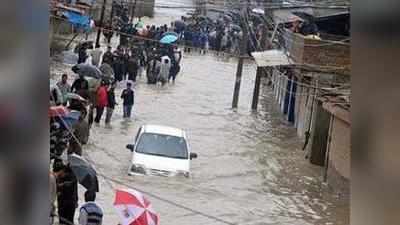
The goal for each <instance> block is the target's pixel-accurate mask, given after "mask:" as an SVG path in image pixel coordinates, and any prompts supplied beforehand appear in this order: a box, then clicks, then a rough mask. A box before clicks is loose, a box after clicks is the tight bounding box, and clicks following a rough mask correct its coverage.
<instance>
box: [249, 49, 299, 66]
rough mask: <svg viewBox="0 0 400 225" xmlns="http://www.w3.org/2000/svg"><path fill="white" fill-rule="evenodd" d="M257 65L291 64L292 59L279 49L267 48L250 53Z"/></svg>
mask: <svg viewBox="0 0 400 225" xmlns="http://www.w3.org/2000/svg"><path fill="white" fill-rule="evenodd" d="M251 55H252V56H253V58H254V60H255V61H256V64H257V66H258V67H269V66H284V65H292V64H293V62H292V60H290V59H289V57H288V56H287V55H286V54H285V53H284V52H283V51H280V50H267V51H263V52H253V53H251Z"/></svg>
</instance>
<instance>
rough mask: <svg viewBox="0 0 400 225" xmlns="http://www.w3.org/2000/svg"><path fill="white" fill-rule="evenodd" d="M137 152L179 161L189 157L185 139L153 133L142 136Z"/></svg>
mask: <svg viewBox="0 0 400 225" xmlns="http://www.w3.org/2000/svg"><path fill="white" fill-rule="evenodd" d="M136 152H137V153H143V154H148V155H157V156H163V157H169V158H177V159H188V157H189V156H188V149H187V143H186V141H185V139H184V138H182V137H175V136H169V135H161V134H153V133H144V134H143V135H142V136H140V139H139V142H138V143H137V148H136Z"/></svg>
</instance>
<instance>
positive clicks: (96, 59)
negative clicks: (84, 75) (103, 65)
mask: <svg viewBox="0 0 400 225" xmlns="http://www.w3.org/2000/svg"><path fill="white" fill-rule="evenodd" d="M102 55H103V51H102V50H101V49H100V47H96V48H95V49H93V50H92V52H91V54H90V56H91V57H92V65H93V66H97V67H99V66H100V61H101V57H102Z"/></svg>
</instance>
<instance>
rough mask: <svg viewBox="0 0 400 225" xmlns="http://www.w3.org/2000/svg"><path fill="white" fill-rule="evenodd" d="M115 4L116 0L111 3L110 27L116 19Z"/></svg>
mask: <svg viewBox="0 0 400 225" xmlns="http://www.w3.org/2000/svg"><path fill="white" fill-rule="evenodd" d="M114 5H115V0H113V1H112V3H111V13H110V27H111V28H112V27H113V20H114Z"/></svg>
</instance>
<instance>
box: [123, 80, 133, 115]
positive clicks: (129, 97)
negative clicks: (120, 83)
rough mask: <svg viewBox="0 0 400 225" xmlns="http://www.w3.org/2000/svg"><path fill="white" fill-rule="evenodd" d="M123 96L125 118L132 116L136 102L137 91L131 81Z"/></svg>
mask: <svg viewBox="0 0 400 225" xmlns="http://www.w3.org/2000/svg"><path fill="white" fill-rule="evenodd" d="M121 98H122V99H123V100H124V103H123V107H124V108H123V111H124V118H130V117H131V112H132V107H133V105H134V104H135V93H134V91H133V90H132V84H131V83H130V82H128V83H127V85H126V89H125V90H123V91H122V95H121Z"/></svg>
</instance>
